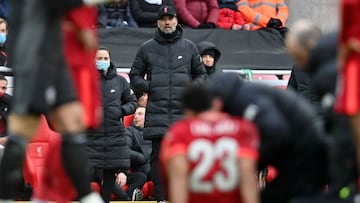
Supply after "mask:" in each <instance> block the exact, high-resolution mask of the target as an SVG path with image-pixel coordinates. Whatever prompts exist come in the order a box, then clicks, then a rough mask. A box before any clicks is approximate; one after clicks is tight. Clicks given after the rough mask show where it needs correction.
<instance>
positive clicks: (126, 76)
mask: <svg viewBox="0 0 360 203" xmlns="http://www.w3.org/2000/svg"><path fill="white" fill-rule="evenodd" d="M117 73H118V75H120V76H122V77H124V78H125V79H126V80H127V81H128V82H130V78H129V75H128V73H126V72H117Z"/></svg>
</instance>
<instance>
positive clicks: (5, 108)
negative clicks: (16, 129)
mask: <svg viewBox="0 0 360 203" xmlns="http://www.w3.org/2000/svg"><path fill="white" fill-rule="evenodd" d="M11 100H12V96H10V95H8V94H6V93H5V94H4V96H2V97H1V98H0V120H2V121H4V124H5V126H7V121H8V114H9V112H10V109H11ZM5 130H6V129H5ZM5 133H6V131H5ZM0 136H6V134H0Z"/></svg>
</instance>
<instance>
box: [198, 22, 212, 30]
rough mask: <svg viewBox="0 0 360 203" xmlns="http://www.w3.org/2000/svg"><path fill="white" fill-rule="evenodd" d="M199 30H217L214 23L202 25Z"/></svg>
mask: <svg viewBox="0 0 360 203" xmlns="http://www.w3.org/2000/svg"><path fill="white" fill-rule="evenodd" d="M197 28H198V29H213V28H216V26H215V24H214V23H201V24H200V25H199V26H198V27H197Z"/></svg>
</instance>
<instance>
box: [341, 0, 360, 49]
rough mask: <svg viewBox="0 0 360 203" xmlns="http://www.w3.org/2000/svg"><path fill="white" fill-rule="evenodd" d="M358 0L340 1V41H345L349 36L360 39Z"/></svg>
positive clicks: (359, 3) (359, 4) (359, 5)
mask: <svg viewBox="0 0 360 203" xmlns="http://www.w3.org/2000/svg"><path fill="white" fill-rule="evenodd" d="M359 8H360V2H359V1H354V0H342V2H341V23H340V24H341V30H340V43H347V42H348V40H349V39H350V38H356V39H358V40H360V28H359V22H358V20H359V19H360V18H359V17H357V16H358V15H359V14H358V12H359Z"/></svg>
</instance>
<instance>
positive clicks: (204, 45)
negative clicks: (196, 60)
mask: <svg viewBox="0 0 360 203" xmlns="http://www.w3.org/2000/svg"><path fill="white" fill-rule="evenodd" d="M197 48H198V50H199V53H200V56H202V55H203V53H204V52H205V51H208V50H214V52H215V57H214V65H213V66H212V67H207V66H205V70H206V73H207V75H208V77H209V78H212V77H216V76H218V75H219V74H221V73H222V72H223V71H222V70H221V69H220V68H219V67H216V63H217V62H218V61H219V59H220V56H221V53H220V51H219V49H218V48H216V46H215V44H213V43H211V42H208V41H203V42H200V43H199V44H198V45H197Z"/></svg>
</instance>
